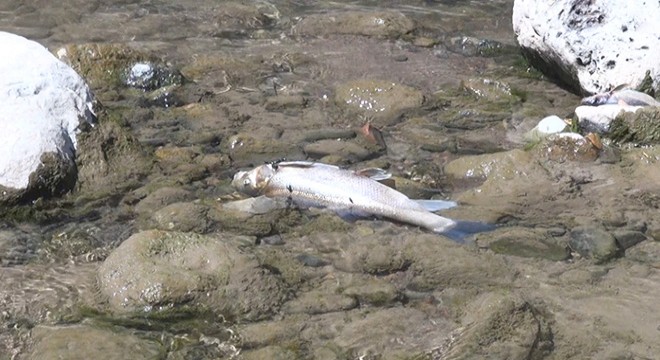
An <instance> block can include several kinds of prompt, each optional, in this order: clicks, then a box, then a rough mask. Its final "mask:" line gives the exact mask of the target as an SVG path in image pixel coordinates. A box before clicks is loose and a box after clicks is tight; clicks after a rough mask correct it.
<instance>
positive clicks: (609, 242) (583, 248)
mask: <svg viewBox="0 0 660 360" xmlns="http://www.w3.org/2000/svg"><path fill="white" fill-rule="evenodd" d="M569 236H570V240H569V242H568V245H569V246H570V247H571V249H573V250H574V251H577V253H578V254H580V255H581V256H583V257H585V258H588V259H594V260H595V261H596V262H597V263H604V262H606V261H608V260H611V259H613V258H615V257H616V256H618V255H620V253H621V250H620V248H619V246H618V245H617V242H616V238H615V237H614V236H613V235H612V234H610V233H609V232H607V231H605V230H603V229H600V228H596V227H579V228H575V229H573V230H571V232H570V235H569Z"/></svg>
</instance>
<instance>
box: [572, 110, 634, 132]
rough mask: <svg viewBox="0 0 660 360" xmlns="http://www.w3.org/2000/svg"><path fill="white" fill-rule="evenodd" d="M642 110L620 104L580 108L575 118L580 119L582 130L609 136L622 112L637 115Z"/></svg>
mask: <svg viewBox="0 0 660 360" xmlns="http://www.w3.org/2000/svg"><path fill="white" fill-rule="evenodd" d="M639 109H641V107H640V106H628V105H619V104H608V105H601V106H578V107H577V108H575V116H576V117H577V118H578V122H579V124H580V128H581V129H582V130H583V131H588V132H595V133H597V134H607V133H609V132H610V127H611V125H612V122H613V121H614V119H615V118H616V117H617V115H619V114H620V113H622V112H624V113H625V112H632V113H635V112H636V111H637V110H639Z"/></svg>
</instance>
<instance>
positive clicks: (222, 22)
mask: <svg viewBox="0 0 660 360" xmlns="http://www.w3.org/2000/svg"><path fill="white" fill-rule="evenodd" d="M214 15H215V19H216V21H217V22H216V24H214V25H215V26H216V27H217V31H218V33H216V34H215V36H223V35H224V36H227V35H240V34H242V32H244V31H245V30H257V29H264V28H269V27H273V26H274V25H276V24H277V22H278V21H279V19H280V12H279V10H278V9H277V8H276V7H275V5H273V4H270V3H267V2H259V3H254V4H241V3H238V2H231V1H230V2H223V3H222V6H219V7H218V8H216V9H215V13H214Z"/></svg>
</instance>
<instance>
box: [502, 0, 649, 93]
mask: <svg viewBox="0 0 660 360" xmlns="http://www.w3.org/2000/svg"><path fill="white" fill-rule="evenodd" d="M658 14H660V4H659V3H658V2H656V1H646V2H642V3H636V4H635V6H631V4H629V3H624V2H621V1H618V0H601V1H575V0H561V1H552V2H549V1H544V0H516V1H515V2H514V5H513V30H514V31H515V33H516V36H517V39H518V43H519V44H520V46H521V47H522V50H523V52H524V53H525V54H526V55H527V57H528V58H529V60H530V61H531V62H532V64H533V65H534V66H536V67H538V68H539V69H541V70H542V71H544V72H545V73H546V74H548V75H550V76H554V77H559V78H560V79H561V80H562V81H564V82H565V83H566V84H568V85H569V86H570V87H572V88H574V89H576V90H578V91H580V92H584V93H591V94H593V93H599V92H603V91H606V90H609V89H611V88H614V87H615V86H619V85H621V84H626V83H627V84H629V85H631V86H632V87H633V88H636V87H638V86H639V85H640V84H641V83H642V82H643V81H644V79H645V78H646V77H647V76H650V78H651V80H652V81H653V87H654V88H655V89H656V90H658V89H660V63H659V62H658V61H657V60H658V58H659V57H660V41H659V40H658V39H660V28H659V27H658V26H657V23H658ZM647 72H648V75H647Z"/></svg>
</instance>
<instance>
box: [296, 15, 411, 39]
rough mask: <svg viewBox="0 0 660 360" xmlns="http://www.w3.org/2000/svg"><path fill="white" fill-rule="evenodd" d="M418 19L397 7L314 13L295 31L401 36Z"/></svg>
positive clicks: (317, 34) (319, 34)
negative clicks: (385, 9)
mask: <svg viewBox="0 0 660 360" xmlns="http://www.w3.org/2000/svg"><path fill="white" fill-rule="evenodd" d="M414 28H415V23H414V22H413V21H412V20H411V19H410V18H408V17H407V16H405V15H403V14H401V13H398V12H394V11H381V12H358V11H347V12H343V13H334V14H332V16H329V14H313V15H310V16H307V17H305V18H303V19H302V20H301V21H300V23H298V24H297V25H296V26H295V28H294V31H295V32H296V33H298V34H301V35H309V36H324V35H332V34H342V35H365V36H377V37H387V38H398V37H400V36H403V35H405V34H408V33H410V32H411V31H413V29H414Z"/></svg>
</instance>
